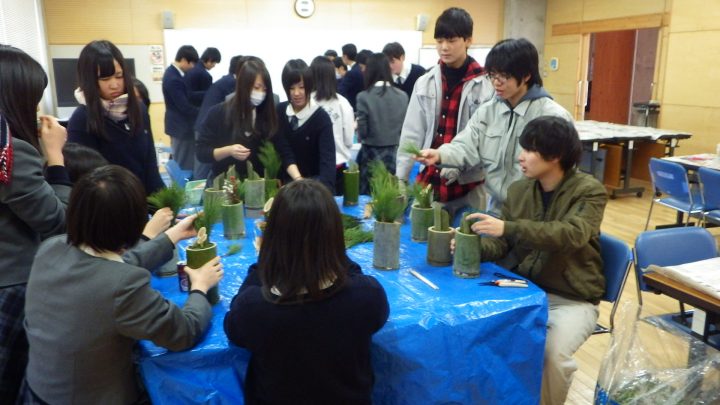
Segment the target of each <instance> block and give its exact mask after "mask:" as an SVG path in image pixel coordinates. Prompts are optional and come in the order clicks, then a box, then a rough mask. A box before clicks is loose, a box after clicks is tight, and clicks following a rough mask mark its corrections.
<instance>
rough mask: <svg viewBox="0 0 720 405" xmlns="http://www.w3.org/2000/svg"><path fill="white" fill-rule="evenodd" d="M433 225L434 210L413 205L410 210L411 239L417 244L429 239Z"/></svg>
mask: <svg viewBox="0 0 720 405" xmlns="http://www.w3.org/2000/svg"><path fill="white" fill-rule="evenodd" d="M432 224H433V209H432V208H420V207H418V206H417V205H415V204H413V206H412V207H411V208H410V237H411V239H412V240H413V241H415V242H425V241H426V240H427V239H428V227H430V226H431V225H432Z"/></svg>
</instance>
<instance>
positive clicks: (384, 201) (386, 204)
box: [369, 160, 405, 223]
mask: <svg viewBox="0 0 720 405" xmlns="http://www.w3.org/2000/svg"><path fill="white" fill-rule="evenodd" d="M369 167H370V190H371V191H370V196H371V197H372V208H373V215H374V216H375V220H376V221H378V222H388V223H393V222H395V218H397V217H398V216H400V215H401V214H402V213H403V211H404V210H405V198H404V197H403V195H402V193H401V192H400V186H399V184H398V179H397V177H395V176H393V175H392V174H390V172H388V171H387V168H386V167H385V165H384V164H383V162H381V161H379V160H375V161H373V162H371V163H370V165H369Z"/></svg>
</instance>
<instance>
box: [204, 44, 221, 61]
mask: <svg viewBox="0 0 720 405" xmlns="http://www.w3.org/2000/svg"><path fill="white" fill-rule="evenodd" d="M220 58H221V56H220V51H219V50H218V49H217V48H213V47H210V48H207V49H205V51H204V52H203V53H202V56H201V57H200V60H202V61H203V63H208V62H217V63H220Z"/></svg>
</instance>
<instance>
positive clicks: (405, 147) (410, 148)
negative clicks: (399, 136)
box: [400, 142, 420, 156]
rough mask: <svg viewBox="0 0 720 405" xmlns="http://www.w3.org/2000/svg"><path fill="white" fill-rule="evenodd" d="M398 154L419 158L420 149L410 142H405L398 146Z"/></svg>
mask: <svg viewBox="0 0 720 405" xmlns="http://www.w3.org/2000/svg"><path fill="white" fill-rule="evenodd" d="M400 152H402V153H406V154H408V155H414V156H420V148H418V147H417V145H415V144H414V143H412V142H405V143H403V144H402V146H400Z"/></svg>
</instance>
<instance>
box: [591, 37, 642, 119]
mask: <svg viewBox="0 0 720 405" xmlns="http://www.w3.org/2000/svg"><path fill="white" fill-rule="evenodd" d="M593 37H594V38H593V42H594V45H593V47H594V51H593V54H592V60H591V64H592V66H591V68H590V69H591V71H592V82H591V84H590V103H589V106H590V108H589V110H588V111H587V112H586V113H585V119H590V120H595V121H604V122H614V123H617V124H627V123H628V116H629V112H630V89H631V88H632V72H633V65H634V63H633V61H634V54H635V31H634V30H632V31H613V32H600V33H596V34H593Z"/></svg>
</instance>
